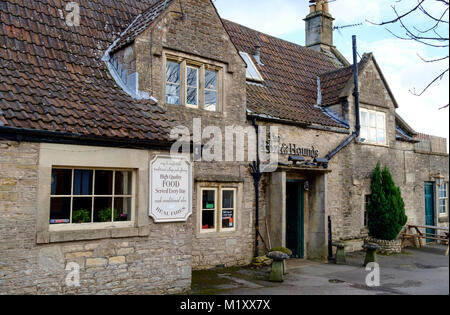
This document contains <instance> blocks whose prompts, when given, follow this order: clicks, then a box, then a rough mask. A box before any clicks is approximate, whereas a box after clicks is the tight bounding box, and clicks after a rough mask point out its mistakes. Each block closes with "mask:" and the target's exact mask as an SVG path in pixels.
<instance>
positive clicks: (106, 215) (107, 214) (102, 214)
mask: <svg viewBox="0 0 450 315" xmlns="http://www.w3.org/2000/svg"><path fill="white" fill-rule="evenodd" d="M111 213H112V210H111V208H104V209H101V210H99V211H98V214H97V215H98V219H99V220H100V222H111ZM118 218H119V213H118V211H117V209H114V221H117V219H118Z"/></svg>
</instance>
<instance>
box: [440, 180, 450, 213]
mask: <svg viewBox="0 0 450 315" xmlns="http://www.w3.org/2000/svg"><path fill="white" fill-rule="evenodd" d="M447 204H448V183H443V184H442V185H441V186H439V214H441V215H445V214H447Z"/></svg>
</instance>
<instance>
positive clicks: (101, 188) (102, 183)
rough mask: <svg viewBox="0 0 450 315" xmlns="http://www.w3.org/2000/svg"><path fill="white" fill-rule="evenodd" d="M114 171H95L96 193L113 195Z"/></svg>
mask: <svg viewBox="0 0 450 315" xmlns="http://www.w3.org/2000/svg"><path fill="white" fill-rule="evenodd" d="M112 183H113V171H98V170H97V171H95V195H112Z"/></svg>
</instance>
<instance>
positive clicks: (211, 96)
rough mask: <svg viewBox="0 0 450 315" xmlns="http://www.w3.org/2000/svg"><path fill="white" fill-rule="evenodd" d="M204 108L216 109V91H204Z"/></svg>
mask: <svg viewBox="0 0 450 315" xmlns="http://www.w3.org/2000/svg"><path fill="white" fill-rule="evenodd" d="M205 109H206V110H209V111H212V112H214V111H216V109H217V93H216V92H214V91H205Z"/></svg>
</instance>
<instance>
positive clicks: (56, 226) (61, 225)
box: [49, 166, 135, 230]
mask: <svg viewBox="0 0 450 315" xmlns="http://www.w3.org/2000/svg"><path fill="white" fill-rule="evenodd" d="M55 169H64V170H71V173H72V176H71V179H72V181H71V194H70V195H52V194H50V199H52V198H70V218H69V219H70V223H55V224H52V223H50V230H61V228H62V229H66V228H71V227H77V228H80V227H88V228H89V227H109V226H117V225H123V226H130V223H131V222H133V221H134V216H135V214H134V212H135V211H134V209H135V206H134V205H135V198H134V196H135V172H134V170H132V169H118V168H114V169H105V168H88V167H74V166H70V167H62V166H61V167H60V166H55V167H52V172H53V170H55ZM75 170H88V171H92V194H90V195H74V180H75V176H74V175H75ZM96 171H112V172H113V175H112V178H113V182H112V194H111V195H96V194H95V173H96ZM116 171H119V172H120V171H123V172H130V173H131V194H126V195H116V194H115V182H116V180H115V175H116ZM75 198H91V209H90V212H91V222H88V223H73V222H72V219H73V218H72V214H73V203H74V199H75ZM95 198H111V221H110V222H94V206H95V202H94V201H95ZM115 198H130V199H131V203H130V207H131V209H130V213H131V217H130V219H129V220H127V221H113V211H114V199H115ZM50 201H51V200H50ZM50 204H51V202H50ZM50 210H51V209H50ZM49 221H50V217H49Z"/></svg>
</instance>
